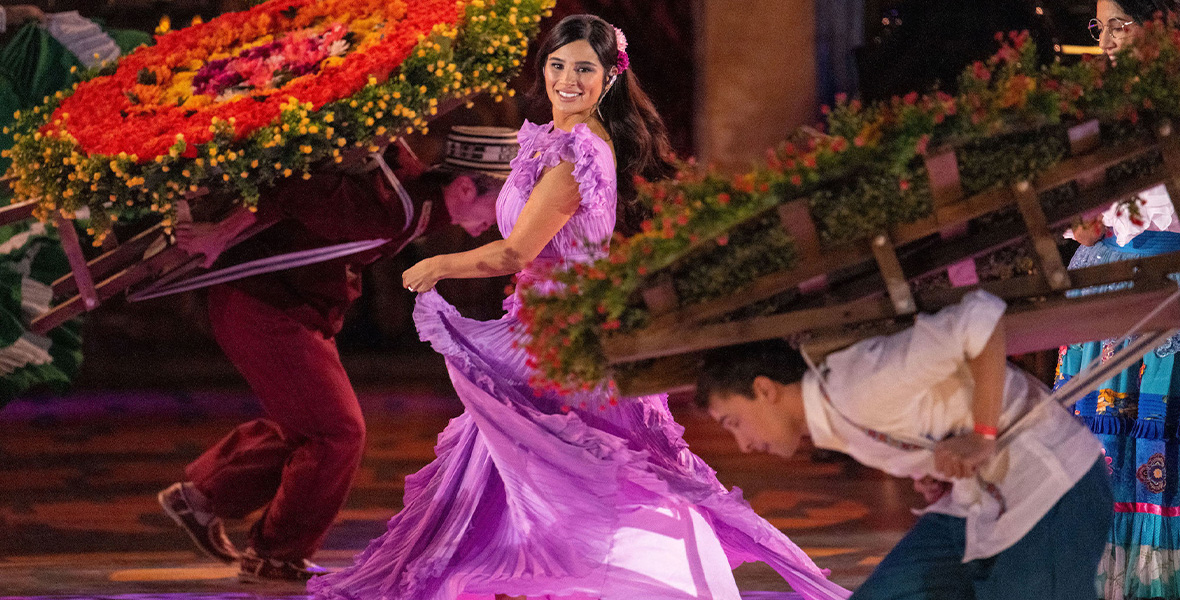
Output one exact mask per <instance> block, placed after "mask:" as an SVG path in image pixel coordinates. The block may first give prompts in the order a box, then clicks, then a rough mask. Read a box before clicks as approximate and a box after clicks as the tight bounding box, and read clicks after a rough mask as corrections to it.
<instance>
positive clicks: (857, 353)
mask: <svg viewBox="0 0 1180 600" xmlns="http://www.w3.org/2000/svg"><path fill="white" fill-rule="evenodd" d="M1006 308H1007V305H1006V304H1005V303H1004V301H1003V300H1001V299H999V298H997V297H995V296H993V295H991V294H989V293H987V292H985V291H982V290H976V291H974V292H971V293H969V294H967V295H966V296H964V297H963V300H962V301H961V302H959V303H958V304H956V305H953V306H948V307H947V308H944V309H942V310H940V311H939V312H937V313H935V314H932V315H919V316H918V317H917V318H916V319H915V320H914V325H913V327H910V328H908V329H906V330H905V331H902V332H900V333H897V334H894V335H890V336H879V337H875V338H870V339H867V340H864V341H862V342H859V343H857V344H855V345H853V346H851V347H849V348H848V349H846V350H843V351H840V352H837V353H835V354H832V355H831V356H829V357H828V359H827V365H828V367H829V369H830V372H829V379H828V381H829V384H830V387H831V388H832V396H833V401H834V402H836V403H838V404H841V405H843V406H845V407H848V408H849V409H851V410H854V411H856V412H859V411H860V409H865V410H869V411H870V412H877V411H886V412H888V411H896V410H898V409H900V408H901V407H900V405H899V404H897V403H899V402H905V401H906V400H908V399H911V398H913V397H915V396H916V395H917V394H918V392H919V390H921V389H923V388H927V387H930V386H933V385H935V384H938V383H940V382H942V381H944V380H945V379H947V378H948V377H950V376H951V375H953V374H954V373H955V372H957V371H958V370H959V369H962V368H963V367H964V366H965V364H966V362H967V361H968V360H969V359H972V358H975V357H976V356H979V353H980V352H982V351H983V347H984V345H985V344H986V343H987V341H988V339H990V338H991V335H992V332H993V331H995V328H996V326H997V325H998V324H999V322H1000V318H1001V317H1003V315H1004V310H1005V309H1006Z"/></svg>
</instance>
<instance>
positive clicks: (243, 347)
mask: <svg viewBox="0 0 1180 600" xmlns="http://www.w3.org/2000/svg"><path fill="white" fill-rule="evenodd" d="M209 317H210V320H211V321H212V324H213V334H214V337H215V338H216V339H217V343H218V344H220V345H221V348H222V350H224V351H225V354H226V356H228V357H229V359H230V361H231V362H233V364H234V366H236V367H237V368H238V371H240V372H241V373H242V376H244V377H245V378H246V381H247V382H249V384H250V387H251V388H252V389H253V390H254V393H255V394H256V395H257V396H258V399H259V400H260V401H261V403H262V408H263V410H264V411H265V413H266V418H263V419H257V420H255V421H251V422H249V423H246V424H244V425H241V426H239V427H237V428H236V429H234V430H233V431H232V432H231V433H230V434H229V435H227V436H226V437H225V438H223V439H222V440H221V441H220V442H218V443H217V444H216V445H214V446H213V447H212V448H210V449H209V450H207V451H206V452H205V453H204V454H203V455H201V457H200V458H198V459H197V460H196V461H194V462H193V463H192V464H190V465H189V466H188V468H187V469H186V473H187V475H188V478H189V480H190V481H192V482H193V484H194V485H196V487H197V489H198V490H200V491H201V493H203V494H205V495H206V496H207V497H208V498H209V499H210V501H211V502H212V510H213V513H214V514H215V515H217V516H219V517H222V518H231V519H232V518H243V517H245V516H246V515H249V514H250V513H252V512H254V511H255V510H258V509H259V508H262V507H266V510H265V512H264V513H263V515H262V518H261V519H259V521H258V522H257V523H255V524H254V527H253V528H252V529H251V532H250V545H251V547H253V548H254V549H255V550H256V551H257V552H258V554H259V555H261V556H265V557H269V558H275V559H279V560H299V559H303V558H307V557H309V556H311V555H312V554H313V553H315V551H316V549H318V548H319V545H320V543H321V542H322V541H323V539H324V536H325V534H326V533H327V531H328V528H329V527H331V526H332V522H333V520H334V519H335V518H336V514H337V513H338V512H340V509H341V507H343V506H344V501H345V499H346V497H347V496H348V491H349V488H350V487H351V486H352V481H353V477H354V476H355V474H356V470H357V467H358V466H359V465H360V460H361V454H362V452H363V450H364V443H365V423H364V419H363V417H362V415H361V409H360V404H359V403H358V402H357V398H356V394H355V392H353V389H352V384H351V383H350V382H349V381H348V375H347V374H345V372H344V367H343V366H342V365H341V364H340V355H339V353H338V352H337V350H336V342H335V341H334V340H333V339H330V338H328V339H325V338H324V336H323V334H322V333H320V332H318V331H314V330H311V329H308V328H307V327H305V326H304V325H302V324H300V323H299V322H297V321H295V320H294V319H292V318H291V317H290V316H288V315H287V313H285V312H284V311H282V310H280V309H277V308H274V307H272V306H270V305H268V304H266V303H264V302H262V301H260V300H257V299H255V298H253V297H252V296H249V295H247V294H245V293H243V292H241V291H239V290H237V289H234V288H232V287H229V286H226V285H221V286H216V287H213V288H211V289H210V290H209Z"/></svg>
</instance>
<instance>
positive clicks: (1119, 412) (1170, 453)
mask: <svg viewBox="0 0 1180 600" xmlns="http://www.w3.org/2000/svg"><path fill="white" fill-rule="evenodd" d="M1145 233H1146V234H1152V235H1147V236H1145V235H1144V234H1140V237H1149V238H1151V239H1150V240H1139V241H1140V244H1139V245H1138V247H1136V248H1132V247H1131V244H1128V246H1127V247H1119V246H1117V245H1115V244H1114V242H1113V241H1112V240H1109V239H1107V240H1104V241H1103V243H1099V244H1095V245H1094V246H1090V247H1086V246H1083V247H1081V248H1080V249H1078V252H1077V253H1076V254H1075V255H1074V258H1073V260H1072V261H1071V262H1070V268H1071V269H1077V268H1082V267H1088V266H1093V265H1097V264H1104V263H1110V262H1116V261H1120V260H1128V259H1133V258H1140V257H1142V256H1145V255H1151V254H1162V253H1164V252H1169V251H1174V250H1180V234H1158V232H1145ZM1136 239H1137V240H1138V238H1136ZM1134 243H1135V241H1132V244H1134ZM1093 291H1105V290H1083V291H1082V292H1081V293H1083V294H1085V293H1088V292H1093ZM1122 344H1123V342H1119V341H1118V340H1103V341H1096V342H1087V343H1084V344H1072V345H1069V346H1063V347H1062V348H1061V353H1060V358H1059V360H1058V364H1057V377H1056V381H1055V386H1057V385H1061V384H1062V383H1064V382H1066V381H1068V380H1069V379H1070V378H1072V377H1073V376H1074V375H1076V374H1077V373H1078V372H1079V371H1080V370H1082V369H1084V368H1085V366H1086V365H1088V364H1090V362H1091V361H1093V360H1095V359H1098V360H1104V359H1107V358H1109V357H1110V356H1111V355H1113V354H1114V352H1115V351H1116V350H1118V349H1119V347H1120V346H1121V345H1122ZM1177 350H1180V339H1177V338H1172V339H1171V340H1169V341H1168V342H1167V343H1165V344H1164V345H1162V346H1160V347H1159V348H1156V350H1155V351H1154V352H1149V353H1148V354H1147V355H1146V356H1144V357H1143V359H1142V360H1140V361H1138V362H1137V363H1135V364H1134V365H1132V366H1131V367H1130V368H1128V369H1127V370H1125V371H1123V372H1121V373H1119V374H1118V375H1116V376H1114V377H1112V378H1110V379H1108V380H1107V381H1105V382H1103V384H1102V386H1101V387H1100V388H1099V389H1097V390H1095V391H1092V392H1090V393H1089V394H1087V395H1086V396H1085V397H1084V398H1082V399H1081V400H1080V401H1078V403H1077V404H1076V405H1075V407H1074V412H1075V414H1077V415H1078V416H1079V417H1080V418H1081V419H1082V420H1084V421H1085V422H1086V424H1087V425H1089V426H1090V430H1091V431H1093V432H1094V434H1095V435H1096V436H1097V437H1098V439H1100V440H1101V441H1102V445H1103V446H1104V448H1105V453H1106V456H1105V458H1104V460H1105V461H1106V469H1107V473H1109V474H1110V478H1111V487H1112V488H1113V491H1114V510H1115V514H1114V522H1113V525H1112V527H1111V530H1110V534H1109V537H1108V539H1107V546H1106V551H1105V553H1104V555H1103V558H1102V561H1101V562H1100V563H1099V567H1098V585H1099V589H1100V594H1101V597H1103V598H1105V599H1106V600H1123V599H1130V598H1180V495H1178V494H1177V491H1178V489H1180V486H1178V485H1177V484H1178V483H1180V473H1178V472H1177V470H1178V469H1177V467H1178V466H1180V431H1178V423H1180V404H1177V403H1175V402H1171V401H1170V399H1172V398H1177V397H1180V361H1177V354H1176V352H1177Z"/></svg>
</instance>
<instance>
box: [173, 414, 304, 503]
mask: <svg viewBox="0 0 1180 600" xmlns="http://www.w3.org/2000/svg"><path fill="white" fill-rule="evenodd" d="M293 451H294V447H293V446H292V444H291V443H290V442H288V441H287V440H286V439H285V438H284V437H283V434H282V431H281V430H280V428H279V426H278V424H276V423H274V422H272V421H268V420H266V419H255V420H253V421H250V422H249V423H244V424H242V425H239V426H237V427H235V428H234V430H233V431H231V432H230V433H229V435H227V436H225V437H224V438H222V439H221V441H219V442H217V444H216V445H214V446H213V447H212V448H209V449H208V450H206V451H205V453H204V454H202V455H201V456H200V457H199V458H197V460H195V461H193V462H192V463H191V464H189V466H188V467H186V468H185V475H187V476H188V479H189V481H191V482H192V483H193V485H194V486H196V488H197V491H199V492H201V494H203V495H204V496H205V497H206V498H207V499H208V500H209V510H210V512H212V513H213V514H215V515H217V516H219V517H222V518H225V519H240V518H242V517H245V516H246V515H248V514H250V513H252V512H254V511H256V510H258V509H260V508H262V507H263V506H266V505H267V503H269V502H270V501H271V499H272V498H274V496H275V492H276V491H277V490H278V489H279V478H280V476H281V475H282V472H283V466H284V465H285V464H287V460H288V459H289V458H290V457H291V453H292V452H293Z"/></svg>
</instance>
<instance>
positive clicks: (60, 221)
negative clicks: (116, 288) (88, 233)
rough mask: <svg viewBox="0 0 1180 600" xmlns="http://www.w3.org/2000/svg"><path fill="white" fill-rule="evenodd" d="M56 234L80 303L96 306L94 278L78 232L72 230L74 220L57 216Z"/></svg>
mask: <svg viewBox="0 0 1180 600" xmlns="http://www.w3.org/2000/svg"><path fill="white" fill-rule="evenodd" d="M56 222H57V235H58V237H59V238H61V246H62V250H64V251H65V253H66V260H68V261H69V262H70V271H71V276H72V277H73V279H74V284H75V285H76V286H77V288H78V294H79V297H80V299H81V305H82V306H83V307H84V308H85V309H86V310H88V311H89V310H94V309H95V308H98V294H97V293H96V292H95V290H94V278H93V277H91V275H90V269H89V268H88V267H87V266H86V256H85V255H84V254H82V243H81V242H79V241H78V232H77V231H74V222H73V221H72V220H70V219H66V218H64V217H61V216H58V217H57V220H56Z"/></svg>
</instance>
